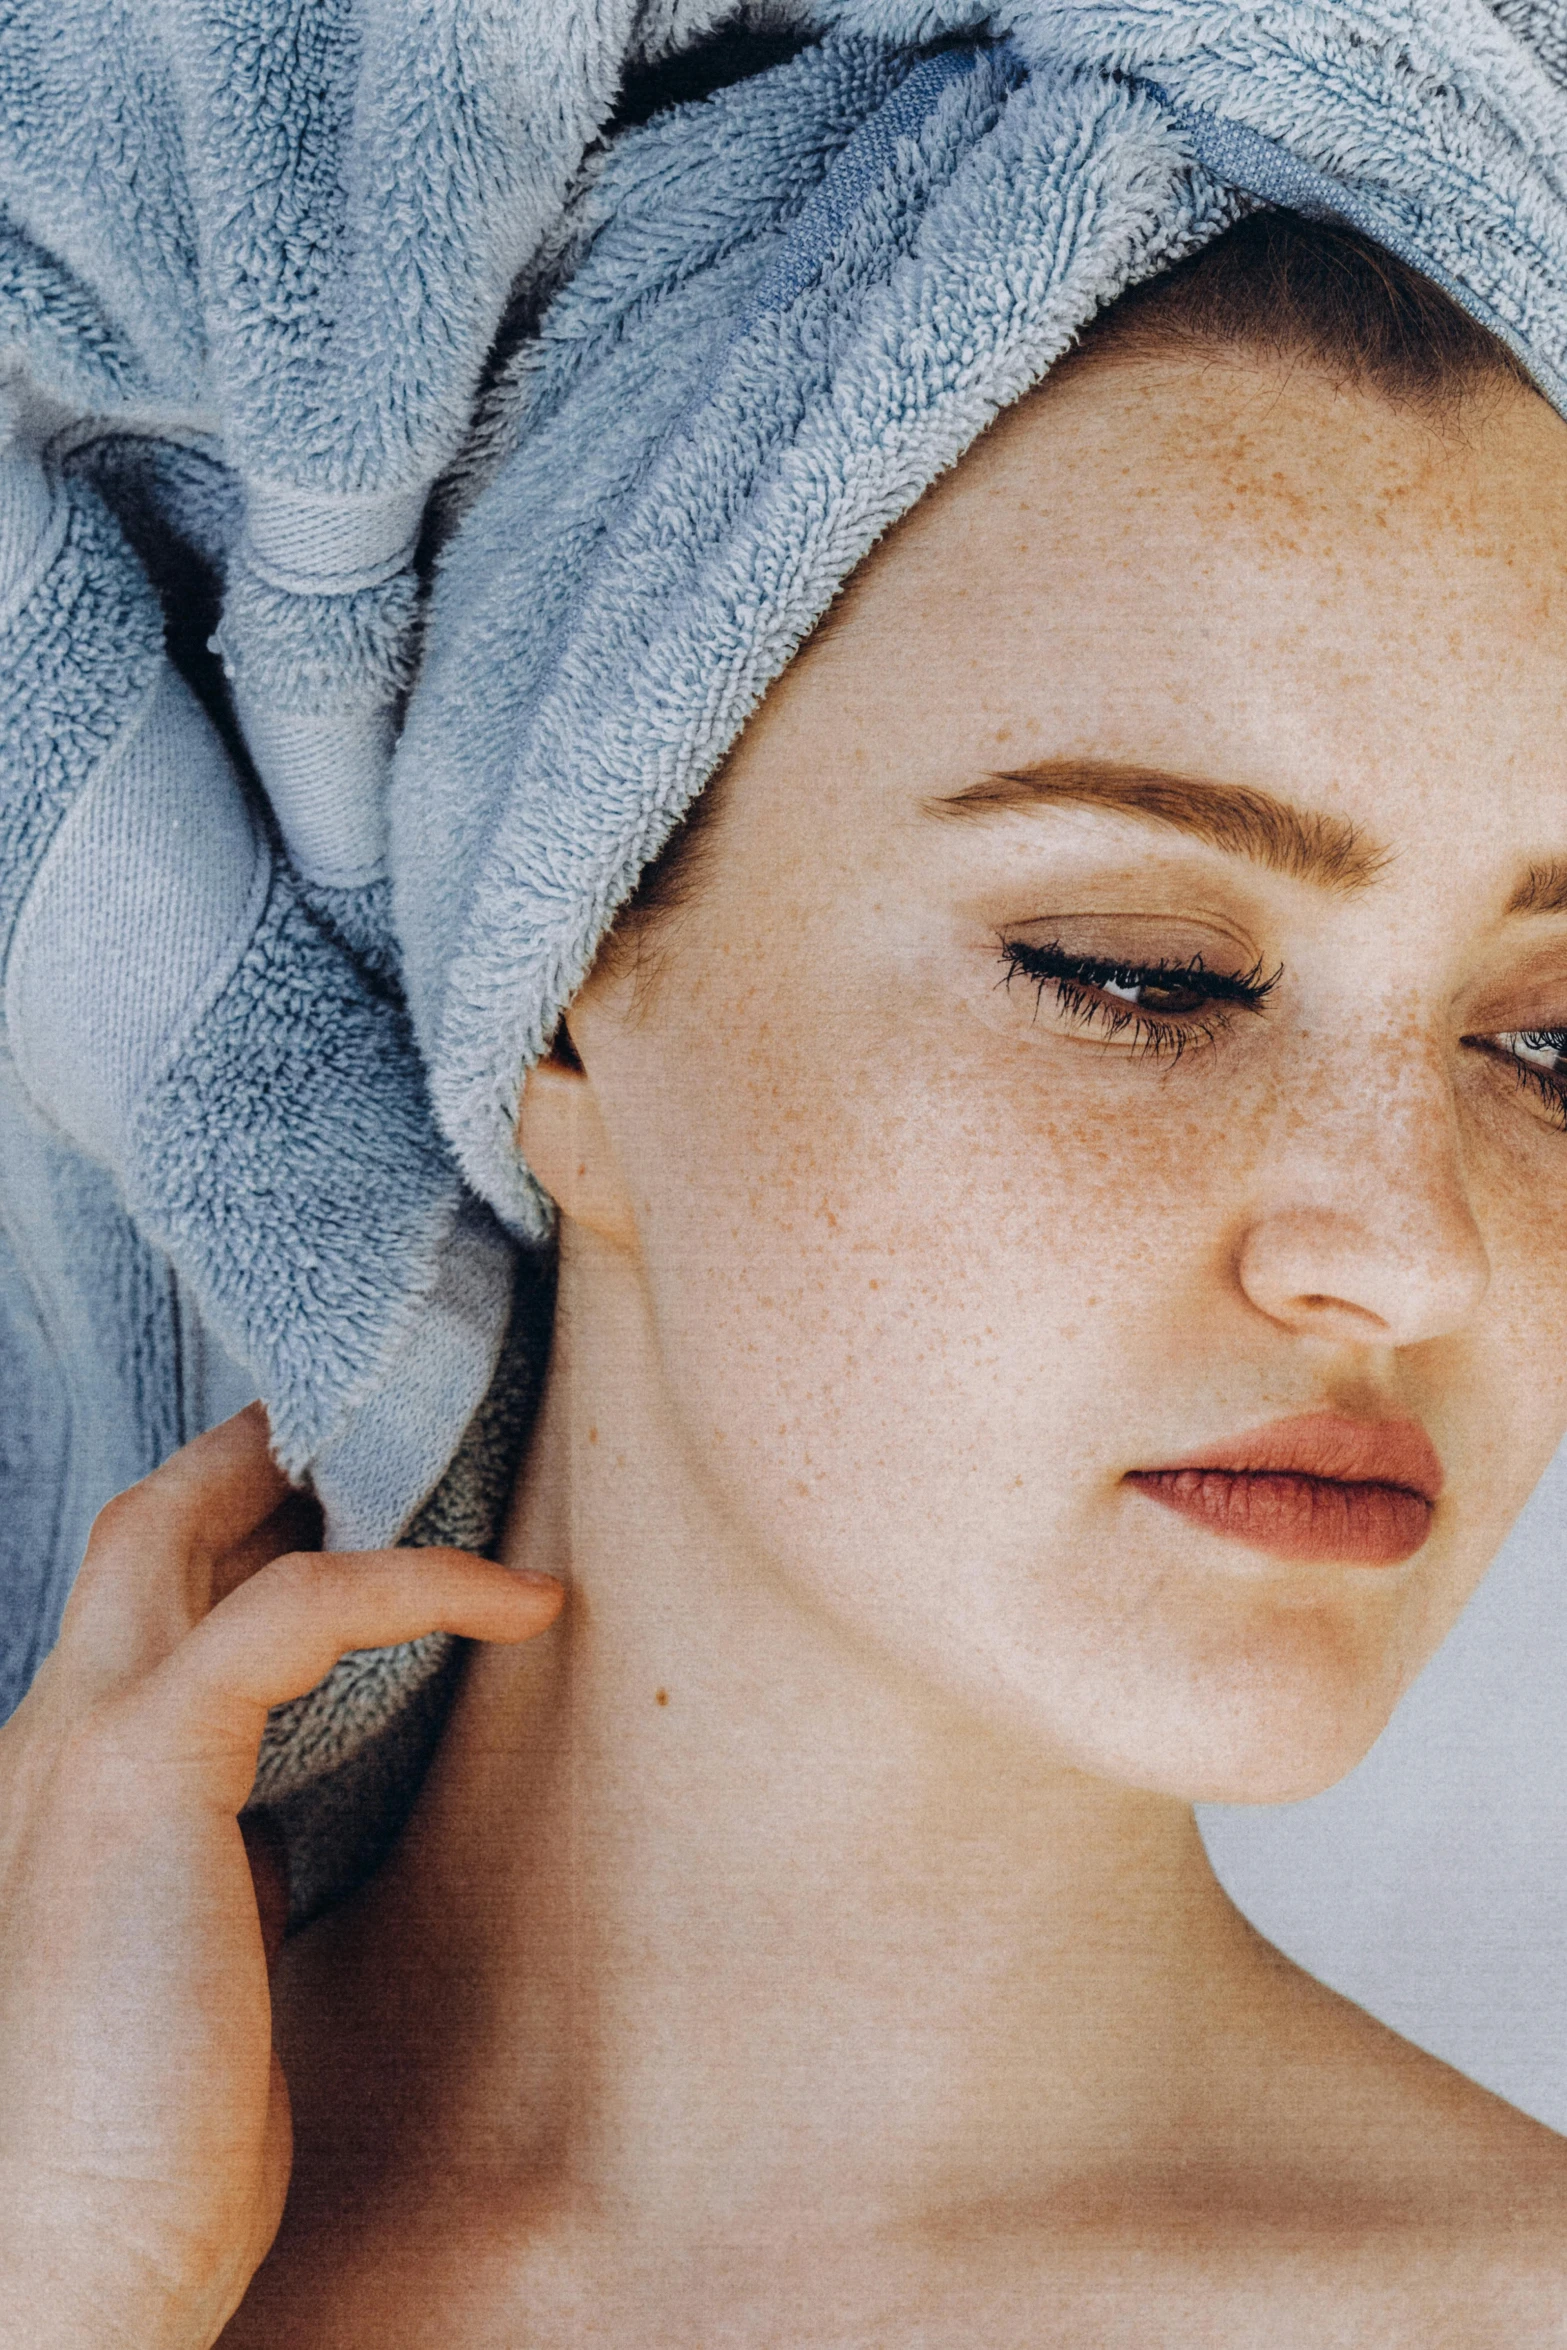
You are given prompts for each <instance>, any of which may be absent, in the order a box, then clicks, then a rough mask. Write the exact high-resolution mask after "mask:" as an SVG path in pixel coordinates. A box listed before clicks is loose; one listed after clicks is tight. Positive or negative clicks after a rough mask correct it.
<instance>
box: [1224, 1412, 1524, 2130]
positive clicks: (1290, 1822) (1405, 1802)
mask: <svg viewBox="0 0 1567 2350" xmlns="http://www.w3.org/2000/svg"><path fill="white" fill-rule="evenodd" d="M1198 1817H1199V1818H1200V1820H1201V1822H1202V1829H1203V1834H1204V1837H1205V1839H1206V1841H1207V1845H1208V1850H1209V1852H1210V1853H1211V1855H1212V1857H1213V1861H1214V1865H1215V1867H1216V1868H1217V1870H1218V1873H1219V1876H1220V1877H1221V1879H1222V1880H1223V1882H1224V1884H1225V1885H1226V1886H1227V1887H1228V1889H1229V1891H1230V1893H1231V1894H1232V1895H1233V1897H1234V1898H1235V1900H1236V1901H1237V1902H1238V1903H1239V1904H1240V1906H1241V1908H1242V1909H1243V1910H1244V1911H1245V1912H1246V1914H1247V1916H1248V1917H1250V1918H1251V1919H1252V1920H1253V1922H1254V1923H1255V1924H1256V1925H1257V1926H1258V1927H1259V1928H1260V1929H1261V1931H1262V1932H1263V1933H1265V1934H1266V1935H1267V1936H1268V1938H1269V1939H1270V1941H1273V1942H1276V1943H1278V1944H1279V1946H1280V1948H1281V1949H1283V1950H1285V1951H1287V1952H1288V1953H1289V1955H1290V1957H1291V1958H1294V1959H1296V1960H1298V1961H1299V1963H1300V1964H1301V1965H1302V1966H1305V1967H1309V1968H1310V1970H1311V1972H1312V1973H1313V1974H1314V1975H1318V1976H1320V1977H1321V1978H1322V1980H1323V1981H1324V1982H1326V1983H1331V1984H1332V1985H1333V1987H1334V1989H1335V1990H1337V1991H1342V1992H1344V1993H1346V1994H1347V1995H1348V1997H1350V1998H1351V1999H1355V2000H1358V2001H1359V2002H1360V2004H1361V2006H1362V2007H1367V2008H1369V2009H1370V2010H1371V2012H1372V2014H1373V2015H1377V2016H1380V2017H1381V2018H1382V2020H1383V2022H1384V2023H1388V2024H1391V2025H1392V2026H1393V2028H1394V2030H1395V2031H1398V2032H1402V2033H1403V2034H1404V2035H1405V2037H1406V2038H1407V2039H1410V2040H1415V2041H1418V2042H1419V2044H1420V2046H1421V2047H1422V2048H1428V2049H1430V2050H1431V2051H1432V2053H1433V2054H1434V2055H1437V2056H1441V2057H1445V2058H1446V2060H1447V2061H1448V2063H1449V2064H1455V2065H1457V2066H1458V2067H1459V2068H1460V2069H1461V2070H1462V2071H1464V2072H1466V2073H1468V2074H1470V2075H1471V2076H1472V2078H1473V2079H1475V2080H1477V2081H1481V2082H1483V2083H1484V2085H1485V2086H1486V2087H1487V2088H1488V2089H1494V2090H1496V2091H1497V2092H1498V2093H1499V2094H1500V2095H1501V2096H1503V2097H1506V2098H1509V2099H1510V2100H1511V2101H1512V2103H1513V2104H1514V2105H1521V2106H1522V2107H1523V2108H1524V2109H1525V2111H1526V2112H1529V2113H1532V2114H1535V2115H1536V2116H1537V2117H1538V2118H1539V2119H1540V2120H1541V2121H1544V2122H1549V2123H1550V2125H1551V2126H1552V2128H1553V2129H1557V2130H1562V2131H1567V1446H1564V1447H1563V1449H1562V1450H1561V1451H1560V1452H1559V1453H1558V1454H1557V1456H1556V1459H1555V1460H1554V1461H1553V1463H1552V1464H1551V1467H1550V1469H1549V1471H1548V1472H1547V1474H1546V1477H1545V1479H1544V1481H1543V1483H1542V1484H1541V1485H1540V1487H1539V1488H1538V1490H1537V1491H1536V1493H1535V1494H1534V1496H1533V1498H1532V1500H1531V1501H1530V1503H1529V1506H1528V1508H1527V1509H1526V1510H1525V1512H1524V1514H1523V1516H1522V1518H1521V1519H1520V1520H1519V1522H1518V1524H1517V1526H1516V1527H1515V1528H1514V1530H1513V1533H1512V1536H1511V1538H1510V1540H1509V1541H1508V1543H1507V1546H1506V1548H1505V1549H1504V1550H1503V1552H1502V1554H1501V1556H1500V1557H1499V1558H1498V1559H1497V1561H1496V1563H1495V1565H1494V1566H1493V1567H1492V1569H1491V1571H1490V1573H1489V1575H1488V1576H1487V1577H1486V1579H1485V1581H1484V1582H1483V1583H1482V1584H1481V1586H1480V1589H1479V1591H1478V1592H1477V1593H1476V1595H1475V1597H1474V1598H1473V1600H1471V1602H1470V1604H1469V1607H1468V1609H1467V1610H1466V1612H1465V1613H1464V1615H1463V1616H1462V1617H1461V1618H1460V1619H1459V1622H1458V1624H1457V1626H1456V1628H1455V1629H1454V1631H1453V1632H1452V1633H1451V1634H1450V1635H1449V1637H1448V1639H1447V1641H1446V1643H1445V1644H1444V1646H1443V1647H1442V1648H1441V1649H1439V1650H1438V1652H1437V1654H1436V1656H1435V1657H1434V1658H1433V1659H1432V1661H1431V1663H1430V1664H1429V1665H1428V1666H1427V1667H1426V1669H1425V1672H1424V1673H1423V1674H1422V1675H1421V1677H1420V1679H1419V1680H1418V1681H1417V1682H1416V1683H1415V1686H1414V1688H1413V1689H1412V1690H1411V1691H1410V1692H1409V1695H1408V1696H1407V1697H1406V1698H1405V1699H1404V1702H1403V1704H1402V1705H1401V1706H1400V1707H1399V1709H1398V1712H1397V1713H1396V1714H1395V1715H1394V1717H1393V1720H1392V1721H1391V1723H1390V1724H1389V1725H1388V1728H1387V1729H1386V1730H1385V1731H1384V1732H1383V1734H1382V1736H1381V1738H1379V1739H1378V1741H1377V1743H1376V1745H1375V1746H1374V1747H1373V1748H1372V1750H1371V1752H1370V1754H1369V1755H1368V1756H1367V1757H1366V1759H1365V1761H1364V1762H1363V1763H1361V1764H1360V1766H1359V1768H1358V1769H1356V1770H1354V1771H1352V1772H1351V1773H1350V1775H1349V1777H1348V1778H1347V1779H1344V1780H1341V1781H1340V1783H1339V1785H1338V1786H1337V1787H1334V1788H1331V1789H1330V1790H1329V1791H1328V1793H1327V1794H1325V1795H1318V1796H1314V1797H1313V1798H1312V1799H1311V1801H1310V1802H1308V1803H1292V1804H1279V1805H1274V1806H1270V1807H1268V1808H1265V1809H1253V1808H1250V1807H1244V1808H1243V1807H1240V1806H1236V1805H1230V1804H1223V1805H1219V1804H1209V1805H1205V1806H1204V1807H1203V1809H1202V1810H1201V1811H1200V1813H1199V1814H1198Z"/></svg>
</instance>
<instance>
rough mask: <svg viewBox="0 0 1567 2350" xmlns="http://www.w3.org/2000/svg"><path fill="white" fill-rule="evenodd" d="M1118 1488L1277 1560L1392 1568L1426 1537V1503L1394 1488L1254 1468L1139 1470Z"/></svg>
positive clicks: (1421, 1496)
mask: <svg viewBox="0 0 1567 2350" xmlns="http://www.w3.org/2000/svg"><path fill="white" fill-rule="evenodd" d="M1125 1482H1126V1483H1127V1484H1128V1485H1133V1486H1135V1487H1136V1488H1137V1491H1138V1492H1139V1493H1146V1494H1147V1496H1148V1498H1149V1500H1150V1501H1157V1502H1160V1503H1162V1504H1163V1506H1164V1507H1165V1508H1166V1509H1167V1510H1175V1511H1177V1512H1178V1513H1179V1514H1180V1515H1181V1516H1182V1517H1183V1518H1191V1519H1194V1520H1195V1522H1196V1523H1197V1524H1198V1525H1199V1526H1205V1527H1206V1528H1207V1529H1208V1531H1209V1533H1210V1534H1223V1535H1225V1536H1227V1537H1228V1539H1229V1540H1230V1541H1231V1542H1244V1543H1246V1544H1247V1545H1248V1546H1249V1547H1250V1548H1251V1549H1252V1550H1265V1551H1267V1552H1269V1554H1270V1555H1271V1556H1272V1557H1274V1558H1278V1559H1292V1560H1303V1561H1307V1562H1310V1563H1314V1564H1334V1565H1339V1566H1346V1567H1396V1566H1398V1565H1399V1564H1400V1563H1401V1562H1402V1561H1403V1560H1404V1559H1407V1558H1413V1556H1414V1554H1415V1552H1416V1551H1417V1550H1418V1549H1419V1548H1420V1545H1421V1544H1422V1543H1423V1542H1424V1541H1425V1538H1426V1536H1427V1535H1428V1534H1429V1533H1430V1531H1431V1516H1432V1510H1431V1504H1430V1502H1428V1501H1427V1500H1426V1498H1425V1496H1424V1494H1420V1493H1411V1492H1410V1491H1409V1490H1408V1488H1407V1487H1406V1486H1402V1485H1372V1484H1347V1483H1341V1482H1340V1481H1339V1480H1338V1479H1336V1478H1332V1477H1302V1476H1297V1475H1294V1474H1285V1473H1280V1472H1278V1471H1273V1470H1270V1471H1263V1470H1256V1469H1139V1470H1134V1471H1133V1473H1132V1474H1131V1475H1130V1476H1129V1477H1127V1478H1126V1480H1125Z"/></svg>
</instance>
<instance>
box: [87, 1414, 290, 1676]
mask: <svg viewBox="0 0 1567 2350" xmlns="http://www.w3.org/2000/svg"><path fill="white" fill-rule="evenodd" d="M292 1492H293V1487H292V1486H291V1485H290V1484H289V1481H288V1479H287V1478H286V1477H285V1476H284V1474H283V1471H282V1470H281V1469H280V1468H279V1467H278V1465H277V1463H276V1461H275V1460H274V1459H273V1458H272V1454H271V1449H270V1441H269V1431H268V1427H267V1417H266V1412H265V1410H264V1409H263V1407H262V1406H261V1405H260V1404H250V1405H248V1406H247V1407H246V1409H245V1410H244V1411H242V1412H237V1413H236V1414H235V1416H234V1417H233V1419H231V1420H225V1421H224V1422H223V1423H222V1425H221V1426H220V1427H217V1428H212V1429H209V1430H208V1431H207V1433H206V1434H205V1435H204V1436H198V1437H197V1438H196V1439H195V1440H194V1442H193V1443H190V1444H187V1445H185V1446H183V1447H182V1448H181V1450H180V1451H179V1452H177V1453H174V1454H173V1455H172V1456H171V1457H170V1458H169V1459H168V1460H166V1461H165V1462H164V1463H163V1466H162V1467H161V1468H159V1469H154V1470H153V1472H152V1474H151V1476H148V1477H143V1478H142V1479H141V1481H140V1483H139V1484H136V1485H132V1486H130V1487H129V1488H128V1489H127V1490H126V1491H125V1492H124V1493H121V1494H118V1495H116V1497H115V1499H114V1500H113V1501H111V1502H110V1503H109V1504H108V1506H107V1507H106V1508H105V1509H102V1510H100V1511H99V1513H98V1517H97V1519H96V1520H95V1522H94V1525H93V1530H92V1535H91V1538H90V1540H89V1542H88V1545H87V1555H86V1557H85V1558H84V1559H83V1561H82V1566H81V1572H80V1573H79V1574H78V1576H77V1578H76V1584H75V1588H74V1589H73V1591H72V1593H71V1597H70V1601H69V1603H68V1605H67V1608H66V1611H65V1617H64V1620H63V1622H62V1625H61V1639H62V1643H63V1644H64V1645H65V1646H66V1647H67V1649H68V1650H72V1651H75V1652H77V1659H78V1661H79V1662H80V1663H82V1664H83V1665H84V1666H87V1667H92V1666H96V1668H97V1671H98V1675H99V1677H101V1678H105V1679H109V1680H113V1679H116V1678H123V1677H125V1676H126V1675H130V1674H134V1673H136V1672H138V1671H144V1670H147V1669H148V1668H149V1667H150V1666H151V1665H152V1664H153V1663H155V1662H156V1661H157V1659H158V1657H160V1656H161V1655H163V1654H165V1653H166V1652H167V1650H168V1649H169V1648H170V1647H171V1646H172V1645H173V1643H174V1642H175V1641H177V1640H180V1639H182V1638H183V1637H184V1635H185V1633H186V1632H187V1631H188V1630H189V1629H190V1626H191V1624H192V1623H194V1622H195V1621H197V1619H198V1618H199V1617H200V1616H202V1615H203V1614H204V1613H205V1612H206V1609H207V1607H208V1605H209V1604H210V1600H211V1570H212V1564H213V1562H214V1561H215V1560H216V1559H217V1558H218V1557H220V1556H221V1555H222V1554H223V1553H225V1552H227V1551H230V1550H232V1549H234V1548H235V1547H236V1546H237V1545H239V1544H242V1543H243V1542H244V1541H245V1540H246V1539H247V1537H249V1536H250V1535H252V1534H253V1533H254V1532H255V1530H256V1529H257V1528H258V1527H259V1526H261V1525H262V1524H264V1523H265V1521H266V1520H267V1519H268V1518H269V1517H270V1516H271V1515H272V1513H273V1512H274V1511H275V1510H277V1509H278V1508H279V1507H281V1506H282V1505H283V1504H284V1502H285V1501H286V1499H287V1497H288V1496H289V1495H290V1494H291V1493H292Z"/></svg>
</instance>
